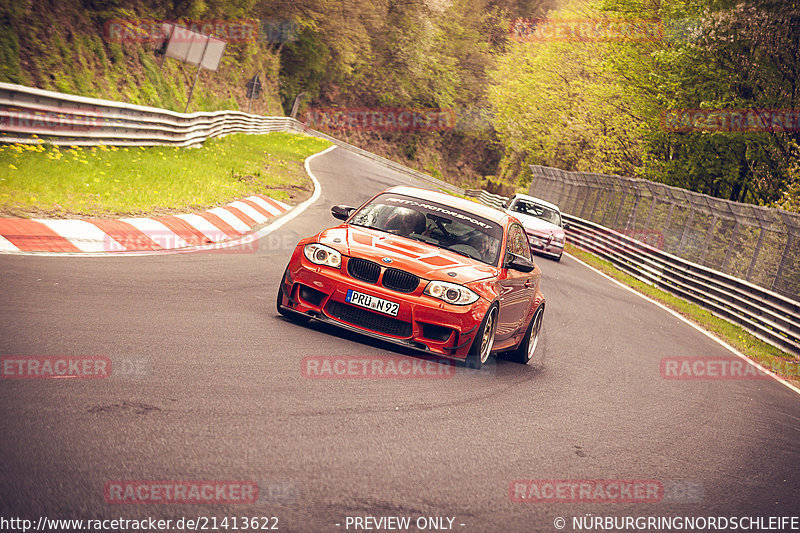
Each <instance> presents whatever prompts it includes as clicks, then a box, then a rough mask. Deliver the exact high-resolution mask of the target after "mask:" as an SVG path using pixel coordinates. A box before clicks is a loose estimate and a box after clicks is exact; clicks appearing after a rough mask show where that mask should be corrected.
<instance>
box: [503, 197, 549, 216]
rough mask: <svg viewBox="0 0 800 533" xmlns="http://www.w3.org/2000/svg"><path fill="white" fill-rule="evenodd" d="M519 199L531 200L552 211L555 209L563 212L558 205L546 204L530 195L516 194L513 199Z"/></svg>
mask: <svg viewBox="0 0 800 533" xmlns="http://www.w3.org/2000/svg"><path fill="white" fill-rule="evenodd" d="M517 198H522V199H523V200H530V201H531V202H536V203H537V204H541V205H543V206H545V207H549V208H550V209H555V210H556V211H558V212H559V213H560V212H561V209H559V208H558V206H557V205H556V204H551V203H550V202H546V201H544V200H542V199H541V198H536V197H535V196H531V195H529V194H515V195H514V196H513V197H512V198H511V199H512V200H515V199H517Z"/></svg>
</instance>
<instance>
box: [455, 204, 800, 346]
mask: <svg viewBox="0 0 800 533" xmlns="http://www.w3.org/2000/svg"><path fill="white" fill-rule="evenodd" d="M467 194H468V195H469V196H473V197H474V196H477V197H478V199H479V200H480V201H481V202H483V203H485V204H487V205H491V206H492V207H498V206H502V204H503V202H505V200H507V198H506V197H503V196H497V195H494V194H490V193H487V192H486V191H481V192H480V193H479V194H477V195H476V192H475V191H468V192H467ZM562 216H563V217H564V220H566V221H567V222H568V223H569V229H568V230H567V241H568V242H570V243H571V244H573V245H575V246H577V247H578V248H581V249H583V250H586V251H588V252H591V253H593V254H595V255H598V256H600V257H602V258H603V259H605V260H607V261H609V262H611V263H612V264H613V265H614V266H616V267H617V268H618V269H620V270H622V271H623V272H626V273H627V274H630V275H631V276H633V277H635V278H636V279H639V280H640V281H643V282H644V283H647V284H649V285H652V286H654V287H658V288H660V289H662V290H665V291H667V292H670V293H672V294H675V295H677V296H679V297H681V298H684V299H686V300H689V301H691V302H693V303H695V304H697V305H699V306H701V307H704V308H706V309H708V310H709V311H711V312H712V313H714V314H715V315H717V316H720V317H722V318H725V319H727V320H729V321H731V322H733V323H735V324H738V325H740V326H742V327H743V328H744V329H746V330H747V331H749V332H750V333H752V334H753V335H755V336H756V337H758V338H760V339H762V340H764V341H765V342H768V343H770V344H772V345H774V346H777V347H779V348H781V349H782V350H785V351H787V352H790V353H793V354H795V355H800V302H797V301H795V300H792V299H790V298H787V297H785V296H782V295H780V294H777V293H775V292H772V291H769V290H767V289H764V288H762V287H759V286H757V285H753V284H752V283H748V282H747V281H744V280H741V279H738V278H735V277H733V276H729V275H728V274H723V273H722V272H718V271H716V270H713V269H710V268H707V267H704V266H702V265H698V264H696V263H692V262H690V261H686V260H685V259H681V258H680V257H677V256H675V255H672V254H669V253H666V252H664V251H662V250H659V249H657V248H654V247H652V246H649V245H647V244H645V243H643V242H640V241H637V240H636V239H633V238H631V237H629V236H627V235H624V234H622V233H619V232H617V231H614V230H612V229H609V228H606V227H604V226H601V225H600V224H596V223H594V222H591V221H588V220H584V219H582V218H579V217H576V216H572V215H569V214H566V213H562Z"/></svg>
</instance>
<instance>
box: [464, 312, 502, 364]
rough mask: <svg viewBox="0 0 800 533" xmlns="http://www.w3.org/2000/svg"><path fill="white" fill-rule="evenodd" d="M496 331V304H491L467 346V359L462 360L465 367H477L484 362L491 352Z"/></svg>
mask: <svg viewBox="0 0 800 533" xmlns="http://www.w3.org/2000/svg"><path fill="white" fill-rule="evenodd" d="M496 331H497V306H495V305H493V306H492V307H490V308H489V310H488V311H487V312H486V316H484V317H483V320H482V321H481V325H480V326H479V327H478V334H477V335H475V339H474V340H473V341H472V346H470V348H469V353H468V354H467V359H466V361H465V362H464V363H465V364H466V366H467V368H474V369H478V368H480V367H482V366H483V365H485V364H486V361H488V360H489V356H490V355H491V353H492V346H493V345H494V335H495V332H496Z"/></svg>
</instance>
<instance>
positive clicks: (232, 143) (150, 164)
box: [0, 133, 330, 218]
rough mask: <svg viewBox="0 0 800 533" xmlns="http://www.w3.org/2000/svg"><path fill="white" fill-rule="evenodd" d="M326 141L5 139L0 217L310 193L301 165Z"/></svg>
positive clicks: (171, 208)
mask: <svg viewBox="0 0 800 533" xmlns="http://www.w3.org/2000/svg"><path fill="white" fill-rule="evenodd" d="M328 146H330V143H329V142H328V141H325V140H322V139H317V138H314V137H309V136H306V135H298V134H291V133H269V134H266V135H245V134H236V135H228V136H226V137H222V138H217V139H210V140H208V141H206V142H205V143H203V145H202V146H201V147H199V148H174V147H166V146H157V147H118V146H104V145H103V146H94V147H83V148H81V147H77V146H73V147H69V146H62V147H58V146H53V145H46V144H40V145H15V144H2V145H0V216H7V217H9V216H13V217H33V216H36V217H49V218H78V217H92V218H115V217H120V216H143V215H152V214H166V213H175V212H177V213H182V212H189V211H198V210H203V209H208V208H210V207H214V206H218V205H223V204H226V203H228V202H230V201H233V200H235V199H239V198H242V197H245V196H249V195H251V194H256V193H262V194H266V195H268V196H271V197H272V198H275V199H277V200H281V201H284V202H287V203H290V204H292V203H297V202H299V201H301V200H302V199H304V198H305V197H307V196H309V195H310V194H311V190H312V189H313V185H312V183H311V181H310V180H309V178H308V176H307V175H306V172H305V169H304V168H303V161H304V160H305V158H306V157H308V156H309V155H311V154H314V153H317V152H319V151H320V150H323V149H325V148H327V147H328Z"/></svg>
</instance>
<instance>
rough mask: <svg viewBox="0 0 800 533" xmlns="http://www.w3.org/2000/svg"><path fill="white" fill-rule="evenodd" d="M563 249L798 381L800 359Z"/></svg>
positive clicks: (596, 260) (571, 249)
mask: <svg viewBox="0 0 800 533" xmlns="http://www.w3.org/2000/svg"><path fill="white" fill-rule="evenodd" d="M566 251H567V252H569V253H570V254H572V255H573V256H574V257H577V258H578V259H580V260H581V261H583V262H584V263H587V264H589V265H591V266H593V267H594V268H596V269H597V270H599V271H601V272H603V273H605V274H608V275H609V276H611V277H612V278H614V279H616V280H618V281H620V282H622V283H624V284H625V285H627V286H629V287H631V288H632V289H634V290H636V291H638V292H640V293H642V294H644V295H645V296H647V297H649V298H651V299H653V300H656V301H658V302H661V303H662V304H664V305H665V306H667V307H669V308H670V309H672V310H673V311H676V312H677V313H679V314H681V315H682V316H684V317H686V318H688V319H689V320H691V321H692V322H694V323H696V324H698V325H699V326H700V327H702V328H703V329H705V330H706V331H709V332H711V333H712V334H714V335H715V336H716V337H718V338H719V339H721V340H723V341H724V342H726V343H728V344H730V345H731V346H733V347H734V348H736V349H737V350H739V351H740V352H741V353H743V354H744V355H746V356H747V357H749V358H750V359H752V360H754V361H756V362H758V363H760V364H761V365H762V366H763V367H764V368H767V369H769V370H771V371H773V372H775V373H776V374H778V375H780V376H781V377H783V378H784V379H786V380H788V381H791V382H792V383H794V384H795V385H797V384H800V359H798V358H796V357H794V356H792V355H791V354H789V353H787V352H784V351H783V350H781V349H779V348H776V347H775V346H772V345H771V344H768V343H766V342H764V341H762V340H761V339H759V338H757V337H755V336H753V335H752V334H750V333H748V332H747V331H745V330H744V329H742V328H741V327H740V326H737V325H736V324H733V323H731V322H728V321H727V320H724V319H722V318H719V317H716V316H714V315H713V314H711V312H710V311H708V310H706V309H704V308H702V307H700V306H698V305H695V304H693V303H690V302H687V301H686V300H683V299H681V298H678V297H677V296H674V295H672V294H670V293H668V292H665V291H662V290H661V289H658V288H656V287H653V286H651V285H648V284H647V283H644V282H642V281H639V280H638V279H636V278H634V277H633V276H630V275H628V274H626V273H624V272H622V271H621V270H618V269H617V268H616V267H615V266H614V265H613V264H612V263H610V262H608V261H605V260H603V259H600V258H599V257H597V256H596V255H593V254H591V253H589V252H585V251H583V250H580V249H578V248H576V247H575V246H572V245H570V244H567V247H566Z"/></svg>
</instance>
